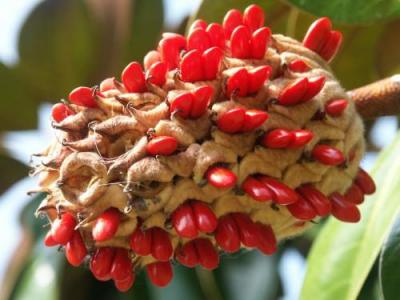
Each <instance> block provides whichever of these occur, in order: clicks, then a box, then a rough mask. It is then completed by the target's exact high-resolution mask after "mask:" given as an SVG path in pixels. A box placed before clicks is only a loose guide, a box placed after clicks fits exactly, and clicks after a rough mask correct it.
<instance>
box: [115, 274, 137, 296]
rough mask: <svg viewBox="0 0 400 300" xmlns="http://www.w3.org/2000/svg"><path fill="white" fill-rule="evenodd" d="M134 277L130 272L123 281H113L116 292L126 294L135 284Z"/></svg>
mask: <svg viewBox="0 0 400 300" xmlns="http://www.w3.org/2000/svg"><path fill="white" fill-rule="evenodd" d="M135 279H136V275H135V273H133V272H131V273H130V274H129V276H128V277H126V278H125V279H124V280H115V281H114V284H115V287H116V288H117V290H118V291H120V292H127V291H128V290H129V289H130V288H131V287H132V286H133V284H134V283H135Z"/></svg>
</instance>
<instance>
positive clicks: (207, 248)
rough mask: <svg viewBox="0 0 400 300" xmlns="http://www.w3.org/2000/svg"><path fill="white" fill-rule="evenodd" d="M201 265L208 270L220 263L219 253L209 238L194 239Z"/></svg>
mask: <svg viewBox="0 0 400 300" xmlns="http://www.w3.org/2000/svg"><path fill="white" fill-rule="evenodd" d="M194 245H195V248H196V250H197V253H198V257H199V263H200V265H201V266H202V267H203V268H205V269H207V270H214V269H215V268H216V267H218V265H219V255H218V252H217V251H216V250H215V248H214V246H213V245H212V243H211V241H210V240H209V239H205V238H201V239H196V240H194Z"/></svg>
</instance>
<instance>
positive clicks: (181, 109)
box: [168, 92, 194, 118]
mask: <svg viewBox="0 0 400 300" xmlns="http://www.w3.org/2000/svg"><path fill="white" fill-rule="evenodd" d="M168 101H169V110H170V112H171V114H177V115H178V116H180V117H182V118H188V117H189V116H190V113H191V111H192V105H193V102H194V99H193V95H192V94H191V93H188V92H187V93H186V92H185V93H181V94H179V95H177V96H176V97H175V98H173V99H168Z"/></svg>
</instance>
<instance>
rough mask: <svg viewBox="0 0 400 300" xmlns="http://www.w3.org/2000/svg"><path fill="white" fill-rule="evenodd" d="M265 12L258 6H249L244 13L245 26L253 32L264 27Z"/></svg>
mask: <svg viewBox="0 0 400 300" xmlns="http://www.w3.org/2000/svg"><path fill="white" fill-rule="evenodd" d="M264 18H265V17H264V11H263V9H262V8H261V7H259V6H258V5H256V4H252V5H250V6H248V7H247V8H246V9H245V11H244V13H243V24H244V25H246V26H247V27H248V28H249V29H250V30H251V31H252V32H253V31H256V30H257V29H258V28H260V27H262V26H264Z"/></svg>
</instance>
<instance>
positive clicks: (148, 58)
mask: <svg viewBox="0 0 400 300" xmlns="http://www.w3.org/2000/svg"><path fill="white" fill-rule="evenodd" d="M160 61H161V55H160V52H158V51H156V50H151V51H149V52H147V54H146V55H145V57H144V58H143V66H144V68H145V70H148V69H150V67H151V66H152V65H154V64H155V63H158V62H160Z"/></svg>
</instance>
